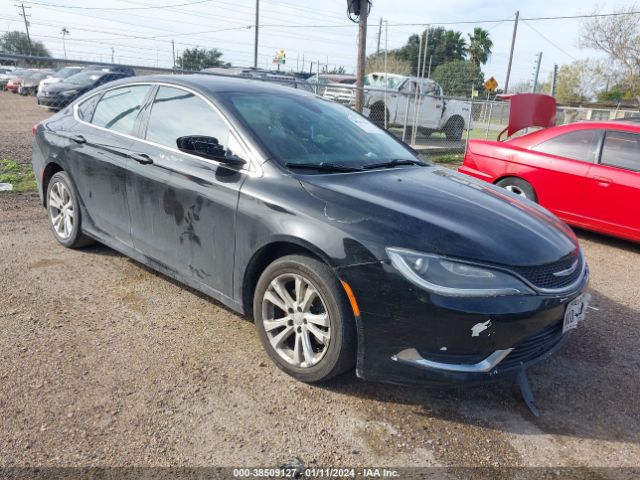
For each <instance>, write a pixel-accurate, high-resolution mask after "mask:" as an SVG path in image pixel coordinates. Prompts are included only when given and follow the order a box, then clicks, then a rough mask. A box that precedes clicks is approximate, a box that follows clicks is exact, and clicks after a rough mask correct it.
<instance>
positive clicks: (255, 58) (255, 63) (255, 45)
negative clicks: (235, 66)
mask: <svg viewBox="0 0 640 480" xmlns="http://www.w3.org/2000/svg"><path fill="white" fill-rule="evenodd" d="M259 27H260V0H256V24H255V27H254V28H255V34H256V36H255V40H254V42H253V68H258V29H259Z"/></svg>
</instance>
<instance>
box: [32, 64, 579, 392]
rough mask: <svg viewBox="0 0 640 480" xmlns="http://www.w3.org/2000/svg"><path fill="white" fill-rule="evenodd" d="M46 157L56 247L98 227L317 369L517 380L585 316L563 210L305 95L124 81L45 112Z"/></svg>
mask: <svg viewBox="0 0 640 480" xmlns="http://www.w3.org/2000/svg"><path fill="white" fill-rule="evenodd" d="M33 166H34V168H35V172H36V177H37V178H38V180H39V187H40V195H41V197H42V201H43V204H44V206H45V207H46V208H47V211H48V215H49V220H50V223H51V229H52V232H53V235H54V236H55V238H56V239H57V240H58V242H60V243H61V244H62V245H64V246H67V247H71V248H75V247H81V246H83V245H87V244H89V243H91V242H92V241H94V240H97V241H99V242H101V243H103V244H105V245H108V246H109V247H111V248H113V249H115V250H117V251H119V252H122V253H123V254H125V255H127V256H129V257H131V258H133V259H135V260H137V261H139V262H141V263H143V264H145V265H147V266H149V267H151V268H153V269H155V270H157V271H159V272H161V273H163V274H165V275H167V276H169V277H172V278H175V279H177V280H179V281H181V282H183V283H185V284H187V285H189V286H191V287H193V288H195V289H197V290H199V291H201V292H204V293H206V294H207V295H209V296H211V297H213V298H214V299H216V300H218V301H220V302H222V303H223V304H225V305H227V306H228V307H230V308H232V309H233V310H235V311H237V312H240V313H244V314H247V315H248V316H251V317H252V318H253V319H254V321H255V325H256V329H257V331H258V334H259V335H260V338H261V340H262V343H263V345H264V347H265V349H266V351H267V352H268V354H269V355H270V357H271V358H272V359H273V361H274V362H275V363H276V365H277V366H278V367H280V368H281V369H282V370H284V371H285V372H287V373H288V374H290V375H292V376H294V377H296V378H298V379H300V380H302V381H305V382H317V381H323V380H326V379H328V378H331V377H333V376H335V375H337V374H339V373H341V372H344V371H346V370H349V369H352V368H353V367H354V366H355V368H356V372H357V374H358V376H360V377H361V378H365V379H376V380H385V381H393V382H421V381H430V382H434V381H435V382H437V381H451V380H455V381H457V380H465V381H467V380H471V381H476V380H486V379H492V378H497V377H500V376H504V375H510V374H516V373H519V372H521V371H522V369H523V368H526V367H527V366H529V365H531V364H533V363H536V362H538V361H540V360H541V359H543V358H546V357H547V356H548V355H549V354H550V353H551V352H553V351H554V350H555V349H557V348H558V347H559V345H561V344H562V343H563V341H564V340H565V339H566V338H567V337H568V332H569V330H571V329H572V328H573V327H575V326H576V324H577V323H578V322H579V321H580V320H581V319H582V317H583V316H584V310H585V308H586V302H587V295H585V294H582V291H583V289H584V287H585V285H586V283H587V279H588V270H587V264H586V262H585V259H584V257H583V255H582V252H581V249H580V247H579V245H578V242H577V240H576V237H575V236H574V234H573V233H572V231H571V230H570V229H569V228H568V227H567V226H566V225H565V224H563V223H562V222H561V221H559V220H558V219H557V218H556V217H554V216H553V215H552V214H550V213H549V212H547V211H546V210H544V209H543V208H541V207H539V206H537V205H536V204H534V203H532V202H529V201H527V200H523V199H521V198H519V197H517V196H515V195H513V194H511V193H510V192H506V191H505V190H503V189H501V188H498V187H494V186H492V185H488V184H486V183H481V182H477V181H475V180H473V179H471V178H467V177H464V176H462V175H460V174H457V173H456V172H453V171H451V170H448V169H444V168H439V167H435V166H433V165H430V164H428V163H425V162H424V161H422V160H421V159H420V158H419V157H417V156H416V154H415V152H414V151H412V150H411V149H410V148H409V147H407V146H406V145H405V144H403V143H401V142H399V141H398V140H396V139H395V138H394V137H393V136H392V135H390V134H388V133H387V132H386V131H384V130H382V129H380V128H378V127H377V126H376V125H374V124H373V123H371V122H370V121H369V120H368V119H366V118H364V117H362V116H360V115H358V114H357V113H355V112H353V111H351V110H349V109H348V108H346V107H344V106H341V105H338V104H335V103H331V102H329V101H327V100H324V99H321V98H318V97H314V96H313V95H311V94H309V93H307V92H303V91H299V90H293V89H290V88H286V87H280V86H277V85H269V84H266V83H264V82H260V81H256V80H247V79H229V78H213V77H211V76H201V75H192V76H184V77H182V76H155V77H137V78H136V79H128V80H121V81H117V82H114V83H110V84H108V85H105V86H103V87H101V88H98V89H97V90H95V91H92V92H90V93H89V94H87V95H85V96H83V97H82V98H81V99H79V100H78V101H77V102H75V103H74V104H73V105H71V106H70V107H68V108H66V109H64V110H63V111H61V112H59V113H57V114H56V115H54V116H53V117H51V118H49V119H48V120H46V121H44V122H42V123H41V124H39V125H38V126H37V129H36V137H35V141H34V146H33Z"/></svg>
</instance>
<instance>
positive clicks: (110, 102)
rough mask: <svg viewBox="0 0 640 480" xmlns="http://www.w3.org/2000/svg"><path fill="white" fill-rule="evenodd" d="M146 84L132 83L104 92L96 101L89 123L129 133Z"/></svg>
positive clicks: (142, 99)
mask: <svg viewBox="0 0 640 480" xmlns="http://www.w3.org/2000/svg"><path fill="white" fill-rule="evenodd" d="M149 88H150V87H149V86H148V85H132V86H129V87H122V88H116V89H113V90H109V91H108V92H106V93H105V94H104V95H103V96H102V99H101V100H100V101H99V102H98V105H97V106H96V110H95V112H94V114H93V119H92V120H91V123H93V124H94V125H97V126H99V127H104V128H108V129H110V130H115V131H116V132H121V133H126V134H131V133H133V126H134V124H135V121H136V117H137V116H138V113H139V112H140V108H141V106H142V102H143V101H144V99H145V97H146V95H147V92H148V91H149Z"/></svg>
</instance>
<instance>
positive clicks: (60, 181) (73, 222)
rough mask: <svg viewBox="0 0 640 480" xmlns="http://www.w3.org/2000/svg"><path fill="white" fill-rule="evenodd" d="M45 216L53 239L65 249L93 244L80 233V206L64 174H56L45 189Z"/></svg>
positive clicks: (67, 177)
mask: <svg viewBox="0 0 640 480" xmlns="http://www.w3.org/2000/svg"><path fill="white" fill-rule="evenodd" d="M47 216H48V217H49V227H50V228H51V231H52V232H53V236H54V237H55V239H56V240H57V241H58V242H59V243H60V244H61V245H64V246H65V247H67V248H80V247H85V246H87V245H91V244H92V243H94V240H93V239H91V238H89V237H87V236H86V235H85V234H84V233H82V228H81V217H80V206H79V202H78V197H77V195H76V193H75V190H74V188H73V184H72V183H71V180H70V178H69V175H67V173H66V172H64V171H62V172H57V173H55V174H54V175H53V176H52V177H51V179H50V180H49V185H48V187H47Z"/></svg>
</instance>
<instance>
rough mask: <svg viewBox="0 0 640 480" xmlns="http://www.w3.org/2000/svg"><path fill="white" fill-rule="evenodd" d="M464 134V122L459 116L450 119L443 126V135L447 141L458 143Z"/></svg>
mask: <svg viewBox="0 0 640 480" xmlns="http://www.w3.org/2000/svg"><path fill="white" fill-rule="evenodd" d="M463 133H464V120H463V119H462V117H460V116H455V117H451V118H450V119H449V121H448V122H447V124H446V125H445V126H444V134H445V136H446V137H447V140H455V141H460V140H461V139H462V134H463Z"/></svg>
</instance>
